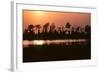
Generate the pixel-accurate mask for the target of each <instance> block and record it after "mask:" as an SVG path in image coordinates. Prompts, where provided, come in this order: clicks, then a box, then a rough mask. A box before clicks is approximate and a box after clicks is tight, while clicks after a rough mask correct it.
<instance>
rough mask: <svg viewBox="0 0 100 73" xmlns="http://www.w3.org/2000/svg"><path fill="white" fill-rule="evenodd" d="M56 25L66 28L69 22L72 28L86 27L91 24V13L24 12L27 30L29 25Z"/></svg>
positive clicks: (24, 22) (24, 24) (24, 23)
mask: <svg viewBox="0 0 100 73" xmlns="http://www.w3.org/2000/svg"><path fill="white" fill-rule="evenodd" d="M47 22H49V23H50V24H52V23H55V24H56V26H64V25H65V24H66V22H69V23H70V24H71V25H72V26H74V27H75V26H84V25H90V24H91V14H90V13H78V12H53V11H34V10H33V11H32V10H23V26H24V29H25V28H27V26H28V25H29V24H33V25H37V24H40V25H41V26H43V25H44V24H45V23H47Z"/></svg>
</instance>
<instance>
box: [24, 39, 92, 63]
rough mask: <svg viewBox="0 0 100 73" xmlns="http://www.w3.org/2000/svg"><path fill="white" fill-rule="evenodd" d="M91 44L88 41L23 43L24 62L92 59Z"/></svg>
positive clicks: (35, 41) (26, 41)
mask: <svg viewBox="0 0 100 73" xmlns="http://www.w3.org/2000/svg"><path fill="white" fill-rule="evenodd" d="M90 46H91V44H90V41H89V40H86V39H77V40H75V39H73V40H34V41H28V40H24V41H23V62H24V63H26V62H40V61H63V60H84V59H91V47H90Z"/></svg>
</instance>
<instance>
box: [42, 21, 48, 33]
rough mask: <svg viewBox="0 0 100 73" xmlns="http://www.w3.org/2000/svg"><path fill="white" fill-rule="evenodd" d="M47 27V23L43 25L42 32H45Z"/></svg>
mask: <svg viewBox="0 0 100 73" xmlns="http://www.w3.org/2000/svg"><path fill="white" fill-rule="evenodd" d="M48 26H49V22H48V23H46V24H45V25H43V32H47V30H48Z"/></svg>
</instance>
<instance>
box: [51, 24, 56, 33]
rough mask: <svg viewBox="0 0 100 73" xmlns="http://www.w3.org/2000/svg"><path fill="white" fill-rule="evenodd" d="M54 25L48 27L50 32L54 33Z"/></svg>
mask: <svg viewBox="0 0 100 73" xmlns="http://www.w3.org/2000/svg"><path fill="white" fill-rule="evenodd" d="M55 27H56V26H55V24H54V23H52V24H51V25H50V32H54V31H55Z"/></svg>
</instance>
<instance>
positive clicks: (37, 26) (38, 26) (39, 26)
mask: <svg viewBox="0 0 100 73" xmlns="http://www.w3.org/2000/svg"><path fill="white" fill-rule="evenodd" d="M35 27H36V28H37V30H38V34H40V28H41V25H36V26H35Z"/></svg>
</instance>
